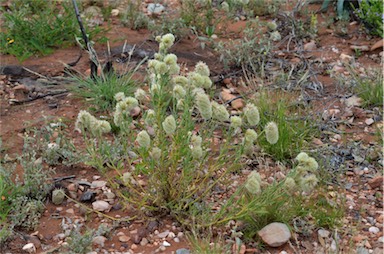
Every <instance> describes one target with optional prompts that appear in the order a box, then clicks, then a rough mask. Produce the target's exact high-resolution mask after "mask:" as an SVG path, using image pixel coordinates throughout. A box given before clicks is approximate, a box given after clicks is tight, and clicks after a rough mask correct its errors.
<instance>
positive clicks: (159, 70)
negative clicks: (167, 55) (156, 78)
mask: <svg viewBox="0 0 384 254" xmlns="http://www.w3.org/2000/svg"><path fill="white" fill-rule="evenodd" d="M154 69H155V72H156V74H160V75H161V74H165V73H167V71H168V66H167V65H166V64H165V63H164V62H161V61H157V63H156V64H155V66H154Z"/></svg>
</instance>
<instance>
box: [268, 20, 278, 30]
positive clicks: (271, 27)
mask: <svg viewBox="0 0 384 254" xmlns="http://www.w3.org/2000/svg"><path fill="white" fill-rule="evenodd" d="M267 27H268V29H269V30H271V31H275V30H276V29H277V24H276V22H275V21H270V22H268V23H267Z"/></svg>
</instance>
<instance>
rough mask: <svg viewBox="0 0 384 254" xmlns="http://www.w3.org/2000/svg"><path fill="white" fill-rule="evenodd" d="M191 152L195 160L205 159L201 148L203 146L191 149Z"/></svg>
mask: <svg viewBox="0 0 384 254" xmlns="http://www.w3.org/2000/svg"><path fill="white" fill-rule="evenodd" d="M191 152H192V157H193V158H194V159H195V160H198V159H201V157H203V148H201V146H193V147H192V148H191Z"/></svg>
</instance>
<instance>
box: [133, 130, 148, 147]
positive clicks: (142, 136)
mask: <svg viewBox="0 0 384 254" xmlns="http://www.w3.org/2000/svg"><path fill="white" fill-rule="evenodd" d="M136 142H137V143H138V144H139V147H141V148H148V147H150V145H151V138H150V137H149V134H148V132H147V131H145V130H142V131H140V132H139V134H137V137H136Z"/></svg>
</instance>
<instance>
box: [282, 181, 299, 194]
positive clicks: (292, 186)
mask: <svg viewBox="0 0 384 254" xmlns="http://www.w3.org/2000/svg"><path fill="white" fill-rule="evenodd" d="M284 188H285V189H286V190H287V192H289V193H292V192H294V191H295V190H296V189H297V185H296V182H295V180H294V179H293V178H292V177H287V178H285V181H284Z"/></svg>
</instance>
